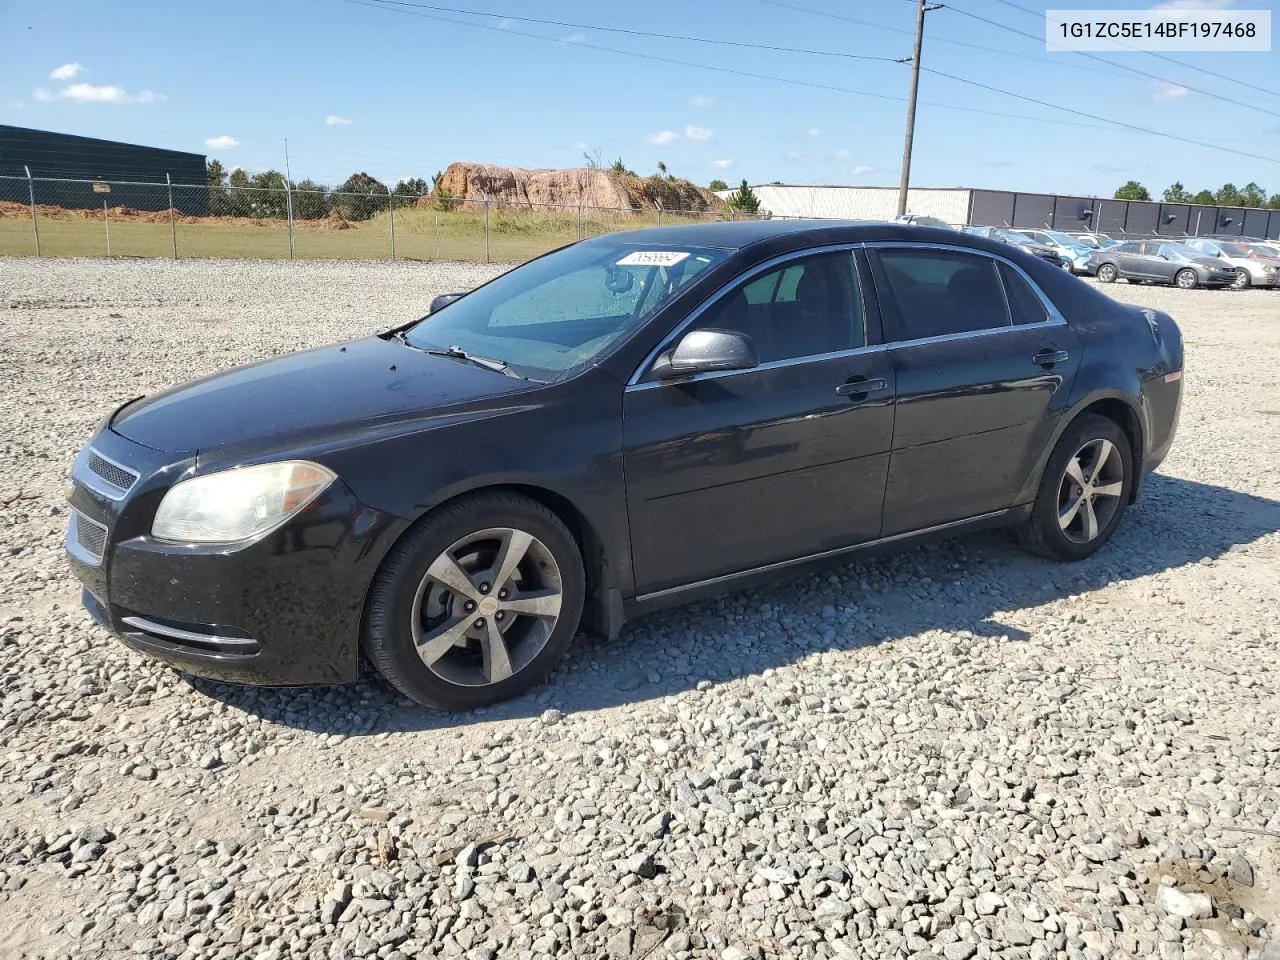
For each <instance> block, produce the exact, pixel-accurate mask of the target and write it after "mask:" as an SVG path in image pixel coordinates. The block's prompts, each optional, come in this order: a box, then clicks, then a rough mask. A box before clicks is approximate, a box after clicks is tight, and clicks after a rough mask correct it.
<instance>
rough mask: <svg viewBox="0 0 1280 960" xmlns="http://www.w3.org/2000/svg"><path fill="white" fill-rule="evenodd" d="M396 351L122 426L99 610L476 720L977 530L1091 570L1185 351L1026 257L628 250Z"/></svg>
mask: <svg viewBox="0 0 1280 960" xmlns="http://www.w3.org/2000/svg"><path fill="white" fill-rule="evenodd" d="M448 301H449V298H441V302H440V304H435V305H433V311H432V312H431V313H430V314H429V315H428V316H427V317H426V318H425V319H423V320H420V321H417V322H414V323H411V324H408V325H407V326H404V327H401V328H398V329H395V330H391V331H389V332H387V333H385V334H382V335H380V336H372V337H368V338H367V339H363V340H357V341H354V342H351V343H346V344H338V345H334V346H330V347H322V348H320V349H315V350H309V351H306V352H303V353H296V354H293V355H291V356H285V357H282V358H277V359H272V360H268V361H265V362H263V363H259V364H256V365H253V366H248V367H242V368H239V369H235V370H230V371H227V372H225V373H221V374H217V375H214V376H211V377H207V378H205V379H203V380H199V381H196V382H194V383H190V384H186V385H183V386H179V387H175V388H173V389H171V390H169V391H167V392H165V393H162V394H159V395H157V396H153V397H150V398H146V399H137V400H132V401H129V402H128V403H125V404H124V405H123V406H122V407H120V408H119V409H117V410H116V411H115V412H113V413H112V414H111V415H109V416H108V417H107V418H106V419H105V420H104V421H103V422H102V424H101V426H100V427H99V429H98V431H97V433H96V434H95V436H93V438H92V439H91V440H90V441H89V443H88V444H87V445H86V446H85V447H84V449H83V450H82V451H81V452H80V454H79V456H78V458H77V459H76V461H75V466H74V471H73V476H72V481H73V482H72V488H71V506H72V510H71V514H70V517H71V519H70V531H69V535H68V539H67V550H68V553H69V555H70V562H71V564H72V566H73V568H74V569H75V572H76V574H77V575H78V576H79V577H80V579H81V580H82V581H83V583H84V586H85V592H84V602H85V604H86V606H87V607H88V609H89V611H90V612H91V613H92V615H93V616H94V617H95V618H97V619H98V620H99V621H100V622H101V623H103V624H104V625H106V626H108V627H109V628H110V629H112V630H113V631H115V632H116V633H117V634H119V636H120V637H122V638H123V640H124V641H125V642H126V643H127V644H129V645H130V646H131V647H133V648H134V649H136V650H139V651H142V652H144V653H146V654H148V655H150V656H153V657H156V658H159V659H161V660H164V661H166V662H168V663H170V664H172V665H174V666H176V667H179V668H181V669H183V670H186V671H189V672H190V673H193V674H199V675H204V676H209V677H214V678H219V679H225V680H232V681H246V682H254V683H268V684H287V683H329V682H341V681H349V680H352V679H354V678H355V677H356V675H357V669H358V656H359V653H360V652H361V651H363V652H364V653H365V654H366V655H367V656H368V658H369V659H370V660H372V662H373V663H374V664H375V665H376V667H377V669H378V670H379V671H381V673H382V674H383V676H385V677H386V679H387V680H389V681H390V682H391V683H392V684H394V685H395V686H396V687H397V688H398V689H399V690H401V691H403V692H404V693H405V694H407V695H408V696H410V697H412V698H414V699H415V700H418V701H419V702H421V703H424V704H428V705H431V706H436V707H443V708H468V707H474V706H477V705H480V704H486V703H491V702H494V701H497V700H501V699H503V698H506V697H510V696H512V695H514V694H516V693H518V692H520V691H522V690H524V689H525V688H527V687H529V686H530V685H531V684H533V683H535V682H536V681H538V680H539V679H540V678H541V677H543V676H545V675H546V674H547V672H548V671H549V670H550V669H551V667H552V666H553V665H554V664H555V662H556V661H557V659H558V658H559V657H560V656H561V654H563V653H564V652H565V650H566V648H567V647H568V645H569V642H570V640H571V639H572V638H573V637H574V635H575V634H576V633H577V632H578V631H579V628H580V627H582V628H585V629H588V630H592V631H599V632H602V633H605V634H608V635H616V634H617V633H618V632H619V630H620V628H621V626H622V624H623V621H624V620H625V619H626V618H627V617H630V616H634V615H638V614H641V613H644V612H646V611H649V610H654V609H657V608H659V607H663V606H669V605H673V604H679V603H682V602H684V601H687V600H690V599H693V598H696V597H702V596H706V595H708V594H710V593H714V592H716V591H721V590H726V589H732V588H740V587H744V586H748V585H751V584H753V583H755V582H757V581H758V580H759V579H761V578H764V577H769V576H773V575H776V574H780V573H785V572H789V571H795V570H798V569H801V568H805V567H808V566H810V565H815V564H821V563H824V562H830V561H838V560H840V559H843V558H848V557H852V556H854V555H856V554H858V553H860V552H864V551H868V550H873V549H877V548H885V547H904V546H906V545H907V544H909V543H913V542H916V541H918V540H920V539H922V538H926V537H930V536H938V535H953V534H958V533H960V532H962V531H966V530H973V529H977V528H982V527H991V526H1001V525H1008V526H1012V527H1014V528H1015V529H1016V530H1017V532H1018V535H1019V537H1020V539H1021V541H1022V543H1024V544H1025V545H1026V546H1027V547H1029V548H1030V549H1032V550H1034V551H1037V552H1039V553H1041V554H1044V555H1047V556H1049V557H1053V558H1056V559H1059V560H1079V559H1082V558H1084V557H1088V556H1090V555H1091V554H1093V553H1094V552H1095V551H1096V550H1098V549H1099V548H1100V547H1101V546H1102V545H1103V544H1104V543H1106V542H1107V540H1108V539H1109V538H1110V537H1111V535H1112V534H1113V533H1114V531H1115V529H1116V526H1117V525H1118V524H1119V523H1120V520H1121V518H1122V517H1123V515H1124V512H1125V508H1126V507H1127V506H1128V505H1129V504H1130V503H1132V502H1133V501H1134V500H1135V499H1136V498H1137V496H1138V491H1139V487H1140V485H1141V482H1142V478H1143V476H1144V475H1145V474H1147V473H1148V472H1150V471H1151V470H1153V469H1155V467H1156V466H1157V465H1158V464H1159V463H1160V462H1161V460H1162V459H1163V458H1164V456H1165V454H1166V452H1167V451H1168V449H1169V445H1170V443H1171V442H1172V440H1173V435H1174V429H1175V426H1176V423H1177V419H1178V409H1179V402H1180V390H1181V383H1180V378H1181V371H1182V353H1183V351H1182V341H1181V336H1180V333H1179V331H1178V327H1177V325H1176V324H1175V323H1174V321H1173V320H1172V319H1171V318H1170V317H1168V316H1167V315H1165V314H1163V313H1160V312H1158V311H1152V310H1145V309H1138V308H1136V307H1131V306H1126V305H1123V304H1120V303H1117V302H1115V301H1113V300H1111V299H1110V298H1109V297H1107V296H1105V295H1104V294H1102V293H1101V292H1099V291H1098V290H1096V289H1095V288H1094V287H1092V286H1090V285H1089V284H1085V283H1082V282H1081V281H1080V280H1078V279H1076V278H1074V277H1072V276H1071V275H1070V274H1067V273H1064V272H1063V271H1061V270H1058V269H1056V268H1054V267H1052V266H1050V265H1049V264H1047V263H1046V262H1045V261H1043V260H1040V259H1038V258H1036V257H1034V256H1031V255H1029V254H1026V253H1024V252H1022V251H1020V250H1019V249H1018V248H1016V247H1015V246H1012V245H1010V244H1004V243H995V242H991V241H988V240H983V239H980V238H978V237H971V236H965V235H963V234H957V233H955V232H947V231H942V230H937V229H932V228H927V227H913V226H905V225H898V224H856V223H829V222H827V223H820V224H816V223H812V222H809V223H806V222H797V221H789V222H782V221H774V222H767V221H762V222H750V223H720V224H709V225H701V226H684V227H673V228H668V229H656V230H646V231H640V232H634V233H621V234H613V235H609V236H604V237H599V238H596V239H593V240H588V241H586V242H583V243H579V244H575V245H573V246H570V247H567V248H565V249H562V250H559V251H557V252H554V253H551V254H548V255H547V256H544V257H542V258H540V259H538V260H534V261H532V262H531V263H528V264H525V265H524V266H522V267H518V268H516V269H515V270H512V271H511V272H509V273H506V274H504V275H502V276H501V277H498V278H497V279H495V280H493V281H492V282H490V283H488V284H486V285H484V286H482V287H480V288H478V289H476V290H474V291H472V292H470V293H467V294H465V295H463V296H461V297H460V298H454V299H453V300H452V302H448Z"/></svg>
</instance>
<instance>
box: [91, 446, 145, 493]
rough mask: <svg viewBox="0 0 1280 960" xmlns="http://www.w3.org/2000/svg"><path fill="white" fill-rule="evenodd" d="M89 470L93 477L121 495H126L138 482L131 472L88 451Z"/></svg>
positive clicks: (135, 475)
mask: <svg viewBox="0 0 1280 960" xmlns="http://www.w3.org/2000/svg"><path fill="white" fill-rule="evenodd" d="M89 470H90V472H91V473H93V474H94V476H96V477H97V478H98V479H100V480H101V481H103V482H104V483H106V484H107V485H108V486H110V487H113V488H114V489H115V490H117V491H119V492H120V493H121V494H125V493H128V492H129V489H130V488H131V487H132V486H133V485H134V484H135V483H136V482H137V480H138V475H137V474H136V473H134V472H133V471H132V470H128V469H126V468H125V467H122V466H120V464H118V463H115V462H114V461H111V460H108V459H107V458H106V457H104V456H103V455H102V454H100V453H98V451H96V450H90V451H89Z"/></svg>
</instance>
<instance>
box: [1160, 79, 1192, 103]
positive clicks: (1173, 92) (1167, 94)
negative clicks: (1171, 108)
mask: <svg viewBox="0 0 1280 960" xmlns="http://www.w3.org/2000/svg"><path fill="white" fill-rule="evenodd" d="M1155 88H1156V92H1155V94H1154V99H1156V100H1181V99H1182V98H1183V97H1185V96H1187V95H1189V94H1190V93H1191V91H1190V90H1188V89H1187V88H1186V87H1182V86H1179V85H1178V84H1176V83H1166V82H1165V81H1164V80H1157V81H1156V83H1155Z"/></svg>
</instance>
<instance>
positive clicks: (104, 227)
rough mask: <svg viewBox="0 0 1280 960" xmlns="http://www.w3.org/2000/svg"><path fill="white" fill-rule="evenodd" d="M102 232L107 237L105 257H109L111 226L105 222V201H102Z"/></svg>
mask: <svg viewBox="0 0 1280 960" xmlns="http://www.w3.org/2000/svg"><path fill="white" fill-rule="evenodd" d="M102 232H103V233H105V234H106V235H107V256H108V257H109V256H111V224H110V223H108V222H107V201H105V200H103V201H102Z"/></svg>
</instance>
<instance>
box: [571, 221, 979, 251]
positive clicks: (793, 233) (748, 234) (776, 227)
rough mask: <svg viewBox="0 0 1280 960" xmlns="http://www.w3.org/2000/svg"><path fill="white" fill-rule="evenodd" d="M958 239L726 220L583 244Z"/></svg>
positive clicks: (834, 225) (902, 230) (890, 228)
mask: <svg viewBox="0 0 1280 960" xmlns="http://www.w3.org/2000/svg"><path fill="white" fill-rule="evenodd" d="M961 236H963V234H961V233H960V232H958V231H956V230H950V229H943V228H941V227H925V226H918V225H916V224H910V223H891V222H881V221H874V220H737V221H734V220H727V221H718V222H716V223H691V224H682V225H680V226H674V227H646V228H644V229H642V230H625V231H623V232H621V233H607V234H604V235H603V236H599V237H593V238H592V239H591V240H587V241H585V242H586V243H593V244H597V245H600V246H605V245H607V244H610V243H637V244H643V245H644V246H663V245H672V246H690V247H719V248H722V249H726V250H740V249H742V248H744V247H749V246H752V245H753V244H756V243H763V242H765V241H768V240H777V239H779V238H785V239H787V240H790V241H793V243H792V244H790V245H793V246H797V247H799V246H805V245H806V242H807V241H812V242H813V243H814V244H815V245H816V244H821V243H858V242H863V241H872V240H912V239H916V240H924V239H929V240H934V241H940V240H943V239H945V240H946V241H947V242H950V243H954V242H956V238H957V237H961Z"/></svg>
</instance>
